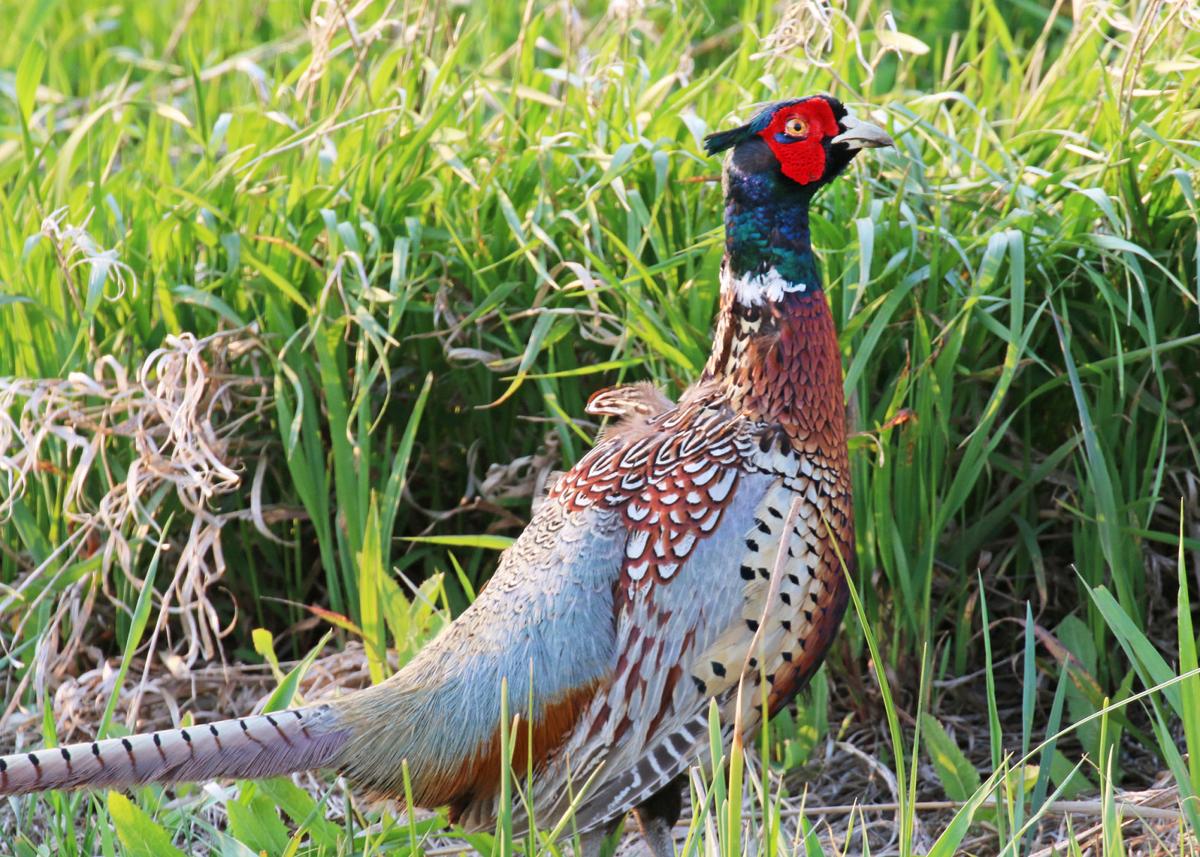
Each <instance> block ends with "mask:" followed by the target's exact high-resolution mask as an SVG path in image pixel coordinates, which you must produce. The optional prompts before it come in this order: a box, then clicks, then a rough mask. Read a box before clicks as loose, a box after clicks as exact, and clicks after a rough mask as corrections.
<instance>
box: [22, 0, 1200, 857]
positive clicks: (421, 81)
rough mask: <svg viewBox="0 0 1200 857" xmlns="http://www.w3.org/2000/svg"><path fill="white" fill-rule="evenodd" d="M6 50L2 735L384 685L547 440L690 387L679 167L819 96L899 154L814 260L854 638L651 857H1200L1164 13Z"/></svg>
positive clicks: (844, 16)
mask: <svg viewBox="0 0 1200 857" xmlns="http://www.w3.org/2000/svg"><path fill="white" fill-rule="evenodd" d="M0 18H2V19H3V20H5V21H6V22H7V24H6V29H7V30H8V32H9V33H10V35H9V37H8V38H6V39H4V40H2V41H0V675H2V677H3V694H2V695H0V699H2V700H3V701H4V703H5V707H4V710H3V711H2V712H0V715H2V716H3V717H4V719H3V721H0V722H2V723H3V724H4V725H3V730H2V731H0V744H2V746H3V748H5V749H10V748H11V747H12V746H13V745H14V744H15V745H18V746H24V747H29V746H36V745H40V744H42V743H43V742H54V741H56V740H68V739H76V740H80V739H83V738H84V737H90V736H91V735H92V734H94V728H95V726H96V725H100V728H101V730H102V731H103V732H104V733H105V734H108V735H117V734H121V732H122V730H123V729H125V726H124V725H123V724H124V723H126V722H128V720H129V718H131V717H137V718H140V720H139V724H140V726H141V727H142V728H145V727H146V726H155V725H166V724H167V723H168V722H170V721H171V719H172V718H173V717H184V718H188V717H193V716H194V717H196V718H197V719H202V718H204V717H207V716H210V715H212V714H214V713H220V712H222V711H223V712H224V713H226V714H229V713H233V712H232V711H230V710H229V708H230V707H244V708H249V707H250V706H252V705H254V704H255V703H256V702H258V701H260V700H261V699H263V698H265V697H267V696H270V700H269V703H268V704H270V705H284V704H286V703H287V702H288V701H290V700H292V699H293V698H296V697H297V695H298V694H301V693H302V694H303V696H304V697H305V698H309V699H311V698H313V697H315V696H317V695H319V693H321V692H325V691H329V690H332V689H334V688H338V687H343V688H344V687H350V686H355V685H359V684H362V683H364V682H366V681H368V680H372V679H374V680H378V679H379V678H381V677H382V676H384V675H386V674H388V673H390V672H391V671H392V670H394V669H395V667H396V664H397V663H399V662H402V661H403V660H404V659H405V658H407V657H408V656H409V655H410V654H411V653H412V652H413V651H415V650H416V649H417V648H419V646H420V645H421V643H422V642H423V641H424V640H426V639H428V638H429V636H430V635H432V634H433V633H435V632H436V631H437V629H438V628H439V627H441V625H442V624H443V623H444V622H445V621H446V620H447V618H448V617H449V616H451V615H453V614H454V613H456V612H458V611H460V610H461V609H462V608H463V607H464V606H465V605H466V604H467V603H469V601H470V599H471V598H472V596H473V593H474V592H475V591H476V589H477V588H478V587H479V586H480V585H481V584H482V583H483V582H484V581H486V579H487V577H488V575H489V573H490V571H491V570H492V568H493V567H494V565H495V559H496V550H497V549H499V548H502V547H503V546H504V545H506V544H507V543H508V542H509V540H510V539H511V538H512V537H513V536H514V535H515V534H516V533H517V532H519V530H520V528H521V526H522V525H523V523H524V522H525V521H526V520H527V518H528V514H529V506H530V502H531V499H532V498H533V497H534V496H535V495H536V493H537V492H538V491H539V490H540V489H541V486H542V485H543V484H544V482H545V479H546V477H547V475H548V473H549V472H550V471H552V470H557V469H561V468H563V467H565V466H569V465H570V464H572V463H573V462H574V461H576V460H577V459H578V458H579V457H580V456H581V455H582V454H583V452H585V451H586V450H587V449H588V447H589V445H590V443H591V440H592V438H593V437H594V434H595V431H596V429H597V425H595V424H594V423H591V422H588V421H587V420H584V419H581V417H582V416H583V405H584V403H585V402H586V400H587V397H588V395H589V394H590V393H591V392H593V391H594V390H596V389H598V388H599V387H602V386H607V385H610V384H613V383H616V382H622V381H630V380H635V379H641V378H651V379H654V380H656V381H658V382H660V383H662V384H663V385H664V386H665V387H666V388H667V390H668V392H670V393H676V392H678V391H679V390H680V389H682V388H683V387H684V386H686V384H687V383H688V382H689V381H690V380H691V379H692V378H694V377H695V376H696V374H697V373H698V371H699V369H700V368H701V366H702V364H703V362H704V359H705V356H706V354H707V350H708V343H709V323H710V320H711V318H712V315H713V312H714V308H715V299H716V295H717V288H718V283H717V268H718V263H719V260H720V256H721V249H722V243H721V242H722V235H721V201H720V186H719V185H718V184H715V183H714V180H715V179H716V177H717V176H718V175H719V170H720V165H719V163H717V162H716V161H713V160H708V159H706V158H704V157H703V156H702V154H701V149H700V146H699V140H700V138H701V137H702V136H703V134H705V133H706V132H708V131H711V130H714V129H717V128H722V127H729V126H730V124H731V123H732V121H733V120H734V119H735V118H738V117H742V118H744V117H746V116H747V115H748V114H749V112H750V108H751V105H753V104H754V103H756V102H760V101H765V100H770V99H772V98H775V97H781V96H788V95H797V94H806V93H809V92H814V91H829V92H832V93H834V94H835V95H837V96H838V97H840V98H842V99H843V100H845V101H847V102H849V103H852V104H854V105H856V107H857V109H858V110H859V111H860V112H869V113H870V114H871V115H873V116H874V118H875V119H876V120H877V121H879V122H881V123H883V124H884V125H885V126H886V127H888V128H889V130H890V131H891V133H892V134H893V136H894V137H895V138H896V140H897V148H896V149H895V150H894V151H890V150H889V151H887V152H885V153H884V154H882V155H880V156H879V157H863V158H860V159H859V163H858V164H857V165H856V167H855V170H854V172H853V174H852V175H850V176H849V177H847V178H846V179H843V180H841V181H839V182H837V183H836V184H835V185H834V186H832V187H831V188H829V189H828V190H827V191H826V192H825V193H824V194H823V195H822V196H821V197H819V201H818V203H819V204H818V206H817V209H818V210H817V212H816V213H815V220H814V224H813V233H814V242H815V243H816V245H817V247H818V252H819V254H820V256H821V258H822V262H823V265H824V270H825V273H826V280H827V282H828V284H829V289H828V292H829V296H830V299H831V301H832V305H833V311H834V316H835V319H836V320H837V322H838V324H839V328H840V332H841V342H842V346H843V353H844V358H845V368H846V372H847V378H846V389H847V392H848V394H849V397H850V400H851V415H852V417H851V418H852V428H853V429H854V431H855V432H856V433H855V435H854V437H853V439H852V441H851V443H852V459H853V468H854V486H855V506H856V518H857V520H858V564H859V568H860V569H861V573H860V576H859V578H858V579H857V580H856V581H855V584H856V589H857V597H856V599H855V604H854V609H853V610H852V611H851V613H850V614H849V615H848V617H847V622H846V625H845V628H844V630H843V633H842V634H841V635H840V637H839V639H838V641H837V643H836V646H835V648H834V650H833V652H832V653H831V655H830V658H829V661H828V663H827V666H826V668H825V669H824V670H823V671H822V673H821V674H820V676H819V677H818V680H817V681H816V682H815V683H814V686H813V688H812V690H811V691H809V692H808V693H807V694H806V695H805V697H804V698H803V699H802V700H801V701H800V702H799V703H798V704H797V706H796V707H795V710H794V711H793V712H792V714H791V715H789V716H787V717H784V718H782V720H780V721H776V722H775V723H773V724H772V725H771V728H770V730H769V735H768V736H766V737H765V738H764V741H763V746H762V747H761V748H759V749H758V750H757V752H754V753H751V754H749V755H748V757H747V758H746V759H745V760H742V759H741V758H740V757H738V758H735V759H734V760H732V764H731V765H730V766H728V767H727V768H726V769H725V772H724V773H723V774H721V775H720V776H717V777H715V778H714V779H713V780H709V779H706V776H705V775H704V774H702V773H700V772H697V773H696V775H695V777H694V782H693V786H694V788H693V792H694V793H693V802H694V803H695V805H696V813H695V816H694V821H692V823H691V826H690V827H689V830H688V834H687V835H688V838H687V845H686V846H685V850H687V852H688V853H691V854H701V853H702V854H713V855H716V854H721V855H728V857H733V855H737V854H741V853H750V854H759V853H761V854H770V855H775V854H784V855H789V857H790V855H793V854H795V855H801V854H803V855H813V854H859V853H872V854H888V853H897V854H903V855H908V854H914V853H936V854H939V855H940V854H947V855H948V854H954V853H968V852H969V853H976V854H1005V855H1012V857H1017V855H1034V854H1050V853H1060V854H1080V855H1082V854H1085V853H1088V854H1101V853H1103V854H1126V853H1128V854H1134V853H1139V854H1150V853H1154V854H1157V853H1170V854H1195V853H1200V845H1198V844H1197V841H1198V840H1197V833H1198V832H1200V672H1198V671H1197V642H1196V633H1195V629H1194V627H1193V622H1194V618H1195V615H1196V611H1197V608H1198V607H1200V595H1193V594H1192V593H1195V592H1198V591H1200V577H1198V574H1200V437H1197V432H1198V429H1200V400H1198V397H1200V271H1198V267H1200V250H1198V248H1197V235H1198V232H1200V206H1198V204H1197V198H1196V193H1197V188H1196V184H1197V182H1198V181H1200V145H1198V144H1197V142H1196V140H1197V138H1198V137H1200V11H1198V10H1197V8H1196V6H1195V5H1194V4H1192V3H1189V2H1178V1H1176V2H1166V0H1158V2H1154V1H1153V0H1128V2H1123V3H1117V2H1107V0H1095V2H1073V3H1065V2H1058V3H1050V2H1045V3H1042V2H1034V0H1015V2H1009V0H970V2H964V3H961V4H941V3H928V2H920V0H893V2H891V3H880V2H871V0H862V2H850V3H849V5H848V6H847V5H844V4H843V3H842V2H834V3H833V8H832V9H830V8H826V7H825V6H823V5H821V4H818V3H815V2H800V3H796V4H794V5H787V4H784V5H776V4H774V3H771V2H766V0H749V2H746V3H744V4H740V3H734V2H726V0H713V2H708V3H697V4H692V3H689V2H683V0H677V2H675V3H645V2H640V0H624V1H623V2H614V3H612V4H611V5H608V6H605V5H604V4H599V3H588V2H584V3H581V4H578V5H572V4H568V3H554V4H549V5H546V6H542V5H538V4H533V3H529V4H524V5H522V4H496V5H495V6H494V7H489V5H487V4H483V3H470V2H468V3H454V4H449V3H438V2H423V0H404V2H399V0H393V2H384V0H375V2H353V0H339V1H338V2H323V0H317V2H315V3H312V4H310V3H307V2H283V0H224V2H220V3H217V2H214V0H208V2H205V0H187V2H184V0H175V2H164V3H137V4H134V3H129V4H121V3H116V2H104V0H61V2H53V0H42V2H15V0H0ZM263 629H266V630H263ZM327 634H328V635H332V638H329V637H328V636H327ZM314 659H315V660H314ZM293 662H296V663H293ZM223 664H228V665H229V666H228V667H227V668H223V667H222V665H223ZM360 664H365V666H361V667H360ZM302 676H303V680H301V678H302ZM743 761H744V766H743ZM853 804H858V806H857V807H855V806H852V805H853ZM0 840H2V841H0V853H4V854H8V853H13V854H16V855H22V857H25V855H30V857H32V855H43V854H45V855H49V854H56V855H62V857H67V855H91V854H104V855H114V854H127V855H160V854H174V853H177V852H176V851H175V850H173V849H179V850H181V851H183V852H185V853H190V854H210V853H211V854H220V855H224V857H242V855H251V854H260V853H265V854H268V855H271V857H274V855H376V854H405V853H418V852H421V851H423V852H424V853H426V854H430V855H433V854H438V855H443V854H451V853H457V850H456V849H458V850H460V849H461V847H463V846H462V843H463V842H465V840H463V839H461V838H460V837H456V836H455V834H454V832H453V831H449V832H446V831H444V830H443V819H440V818H437V817H429V818H425V817H422V818H419V819H414V820H411V821H410V820H407V819H403V818H398V817H396V816H395V815H393V814H391V813H388V812H383V811H380V809H379V808H375V807H371V806H370V805H368V804H366V803H364V802H362V801H360V800H358V799H356V798H353V797H352V796H351V795H350V793H349V792H348V791H347V790H346V789H345V788H344V787H343V786H342V785H340V784H337V785H334V784H332V783H329V782H326V783H320V782H319V781H318V784H317V786H316V787H315V788H310V789H308V790H304V789H301V788H297V787H296V785H294V784H292V783H291V782H272V783H267V784H260V785H254V786H244V787H241V788H239V789H233V788H226V789H218V788H215V787H209V788H208V789H198V788H190V789H184V790H181V791H172V792H167V791H164V790H162V789H159V788H145V789H140V790H138V791H137V792H136V793H135V794H134V795H132V800H129V799H127V798H125V797H122V796H119V795H112V796H104V795H99V796H79V795H74V796H50V797H44V798H38V799H29V800H20V801H10V802H8V803H7V805H5V806H3V807H0ZM470 844H471V846H472V847H476V848H479V849H480V850H481V851H483V852H484V853H489V852H490V853H494V854H507V853H511V852H512V850H513V849H514V848H516V849H526V850H527V851H529V850H532V851H539V852H545V851H548V850H549V849H550V847H551V846H550V844H549V842H548V840H547V839H546V838H545V837H543V838H531V840H529V841H526V842H517V843H514V842H513V841H512V840H511V836H507V835H506V834H505V831H504V826H503V824H501V827H500V829H499V830H498V831H497V835H496V836H495V837H492V836H480V837H473V838H472V839H471V840H470ZM1051 847H1057V848H1059V849H1060V850H1058V851H1057V852H1051V851H1049V850H1047V849H1049V848H1051Z"/></svg>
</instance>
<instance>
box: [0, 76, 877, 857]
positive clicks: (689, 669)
mask: <svg viewBox="0 0 1200 857" xmlns="http://www.w3.org/2000/svg"><path fill="white" fill-rule="evenodd" d="M891 144H892V141H891V139H890V138H889V137H888V136H887V134H885V133H884V132H883V131H882V130H881V129H879V128H877V127H876V126H874V125H872V124H869V123H867V122H865V121H861V120H859V119H856V118H855V117H854V116H853V115H851V114H850V113H849V112H848V111H847V110H846V108H845V107H843V105H842V104H841V103H840V102H838V101H837V100H836V99H834V98H831V97H828V96H823V95H821V96H812V97H808V98H802V99H794V100H788V101H780V102H777V103H774V104H771V105H770V106H768V107H767V108H766V109H764V110H762V111H761V112H760V113H758V114H757V115H756V116H755V117H754V118H753V119H752V120H751V121H750V122H749V123H747V124H745V125H742V126H740V127H738V128H734V129H732V130H728V131H723V132H720V133H716V134H712V135H710V136H708V137H707V138H706V139H705V147H706V149H707V151H708V153H709V154H710V155H711V154H716V153H719V152H728V154H727V156H726V159H725V168H724V192H725V234H726V241H725V257H724V261H723V262H722V265H721V271H720V279H721V290H720V306H719V310H718V314H717V321H716V329H715V335H714V341H713V347H712V353H711V356H710V357H709V359H708V362H707V364H706V366H705V368H704V371H703V374H702V375H701V377H700V378H699V380H697V381H696V382H695V383H694V384H693V385H692V386H691V387H690V388H688V389H687V390H686V391H685V392H684V393H683V395H682V396H681V397H680V399H679V401H678V403H677V404H676V403H672V402H671V401H670V400H669V399H667V398H666V397H665V396H664V395H663V394H662V393H660V392H658V391H657V390H655V389H654V388H653V387H646V386H634V387H622V388H615V389H613V390H606V391H602V392H601V393H600V394H597V396H595V397H593V400H592V401H591V402H590V403H589V410H591V411H592V412H593V413H599V414H607V415H610V416H615V417H618V418H619V419H618V420H617V421H615V424H614V425H612V426H610V428H609V429H608V430H607V431H605V432H604V433H603V435H602V436H601V438H600V439H599V440H598V442H597V443H596V445H595V446H594V447H593V448H592V449H591V450H590V451H589V452H588V453H587V454H586V455H585V456H584V457H583V458H582V459H581V460H580V461H579V462H578V463H577V464H576V465H575V466H574V467H573V468H571V470H569V471H568V472H566V473H565V474H564V475H563V476H562V477H560V478H559V480H558V481H557V483H556V484H555V485H554V487H553V488H552V489H551V491H550V492H549V495H548V496H547V499H546V501H545V502H543V503H542V504H541V505H540V506H539V507H538V508H537V510H536V512H534V514H533V516H532V518H531V520H530V523H529V525H528V526H527V527H526V529H525V530H524V532H522V533H521V535H520V537H519V538H518V539H517V540H516V542H515V543H514V544H513V545H512V546H511V547H510V548H509V549H508V550H507V551H505V552H504V554H503V555H502V556H501V558H500V563H499V567H498V568H497V570H496V572H495V574H494V575H493V577H492V579H491V581H490V583H489V584H488V586H487V587H485V588H484V589H483V591H482V592H480V593H479V596H478V597H477V599H476V600H475V602H474V603H473V604H472V605H471V606H470V607H469V608H468V609H467V610H465V611H464V612H463V613H462V614H461V615H460V616H459V617H458V618H457V619H456V620H455V621H454V622H452V623H451V624H450V625H449V626H447V627H446V628H445V629H444V630H443V631H442V632H441V633H440V634H439V635H438V636H437V637H436V638H435V639H434V640H433V641H431V642H430V643H429V644H428V645H426V646H425V647H424V648H423V649H422V650H421V651H420V652H418V653H417V654H416V655H415V656H414V657H413V659H412V660H411V661H410V662H409V663H408V664H407V665H406V666H404V667H403V668H402V669H401V670H400V671H399V672H398V673H397V674H396V675H394V676H392V677H391V678H389V679H388V680H386V681H384V682H382V683H380V684H378V685H376V686H374V687H371V688H368V689H365V690H361V691H357V692H354V693H350V694H347V695H346V696H344V697H340V698H335V699H332V700H329V701H326V702H321V703H317V704H313V705H311V706H307V707H302V708H297V709H293V710H289V711H282V712H277V713H272V714H264V715H259V716H247V717H242V718H236V719H232V720H223V721H218V722H214V723H209V724H205V725H202V726H194V727H188V728H186V729H169V730H165V731H161V732H154V733H147V734H140V735H133V736H130V737H126V738H115V739H108V740H103V741H96V742H94V743H82V744H73V745H69V746H65V747H59V748H54V749H45V750H40V751H37V752H31V753H21V754H17V755H11V756H5V757H3V758H0V795H15V794H21V793H25V792H31V791H41V790H46V789H70V788H79V787H91V788H95V787H123V786H129V785H133V784H136V783H147V782H152V781H155V782H181V781H197V780H207V779H211V778H215V777H233V778H258V777H267V776H275V775H281V774H286V773H290V772H295V771H300V770H307V769H314V768H327V769H332V770H335V771H337V772H339V773H340V774H343V775H345V776H346V777H347V778H348V779H349V780H350V781H351V782H352V783H354V784H356V785H357V786H358V787H360V788H361V789H362V790H364V791H365V792H366V793H367V794H368V795H370V796H373V797H381V798H401V797H402V796H403V795H404V793H405V790H404V785H403V776H404V774H403V771H404V766H405V763H407V769H408V771H409V773H410V777H411V789H412V800H413V803H414V804H415V805H417V806H424V807H436V806H448V807H449V813H450V818H451V820H452V821H455V822H457V823H459V824H461V825H463V826H464V827H466V828H468V829H481V828H486V827H488V826H490V825H492V824H494V820H495V818H496V817H497V813H498V810H499V807H498V802H499V800H500V796H499V785H498V784H499V778H500V772H501V765H502V764H509V761H508V760H502V759H501V741H500V718H501V703H502V700H501V696H502V693H503V692H504V689H507V699H506V700H504V703H505V705H506V706H507V710H508V712H510V715H512V716H515V717H517V718H519V720H518V721H517V726H516V728H515V730H514V731H513V733H512V735H513V756H512V762H511V764H512V765H513V767H514V768H515V769H516V772H517V775H518V777H519V778H520V777H522V775H523V774H524V773H525V772H526V771H527V770H529V768H528V767H527V766H528V765H529V762H530V760H531V762H532V778H531V779H530V780H529V781H528V782H525V783H524V788H525V789H526V793H527V795H528V797H529V800H528V801H527V802H525V803H524V804H523V806H522V807H520V808H514V813H515V814H516V815H515V818H514V823H515V825H516V827H517V829H518V830H519V829H522V828H523V827H527V826H528V825H529V824H530V823H532V821H533V820H534V819H531V818H528V817H526V816H525V815H523V814H522V813H524V812H527V811H532V812H535V813H536V816H537V818H536V820H537V821H539V822H541V827H542V829H546V828H547V822H548V823H554V822H556V821H557V820H558V819H560V818H562V817H563V816H564V814H565V813H567V812H570V811H572V805H573V807H574V808H573V814H574V815H573V818H574V822H573V824H574V830H576V831H577V832H578V833H580V834H581V841H582V844H583V846H584V851H585V853H594V852H595V851H596V850H597V849H598V847H599V843H600V842H602V841H603V837H604V835H605V834H606V833H607V832H608V831H610V830H611V829H612V828H613V827H614V826H615V825H616V824H618V823H619V822H620V821H621V819H622V818H623V817H624V816H625V815H626V814H627V813H628V812H630V811H633V813H634V814H635V817H636V818H637V821H638V823H639V824H640V826H641V828H642V830H643V832H644V834H645V836H646V838H647V840H648V844H649V846H650V848H651V850H652V852H653V853H654V854H655V855H656V857H668V855H671V854H673V843H672V840H671V837H670V830H671V827H672V825H673V824H674V823H675V821H676V820H677V819H678V816H679V814H680V808H681V802H682V796H681V792H680V788H681V782H682V781H681V775H683V773H684V772H685V771H686V770H687V768H688V766H689V765H691V764H694V763H696V762H698V761H699V762H703V761H705V759H706V753H707V748H708V746H709V736H708V711H709V707H710V704H711V702H712V701H713V700H715V701H716V703H717V704H718V706H719V707H720V710H721V713H722V722H723V723H725V724H727V726H726V727H725V738H726V739H727V740H729V739H731V737H732V729H733V724H734V723H735V722H737V723H739V724H740V725H741V727H742V728H744V729H745V730H746V731H747V732H749V731H750V730H752V729H754V728H755V727H756V726H757V724H758V723H759V721H760V719H761V717H762V715H763V713H764V712H763V710H762V704H761V702H762V700H765V701H766V713H767V714H768V715H769V714H771V713H774V712H776V711H778V710H779V709H780V708H781V707H782V706H783V705H785V704H786V703H787V702H788V701H789V700H790V699H791V698H792V697H793V696H794V695H795V694H796V693H797V692H798V691H799V689H800V688H801V687H802V686H803V685H804V684H805V682H806V681H807V680H808V679H809V677H810V676H811V675H812V674H813V672H814V671H815V670H816V669H817V667H818V666H819V665H820V663H821V660H822V658H823V657H824V654H825V652H826V650H827V648H828V647H829V644H830V642H831V640H832V638H833V635H834V633H835V631H836V629H837V627H838V625H839V624H840V622H841V618H842V613H843V612H844V609H845V605H846V599H847V594H848V588H847V587H848V584H847V581H846V577H845V574H846V571H844V569H846V570H852V569H853V566H854V535H853V517H852V508H851V485H850V470H849V465H848V459H847V450H846V428H845V413H844V412H845V404H844V399H843V393H842V369H841V357H840V352H839V349H838V345H837V338H836V334H835V331H834V325H833V319H832V316H831V313H830V310H829V306H828V303H827V300H826V298H825V295H824V293H823V291H822V287H821V278H820V275H819V273H818V270H817V264H816V261H815V259H814V257H813V253H812V248H811V246H810V242H809V220H808V217H809V204H810V202H811V200H812V198H813V195H814V194H815V193H816V192H817V191H818V190H820V189H821V188H822V187H823V186H824V185H826V184H827V183H828V182H830V181H831V180H832V179H833V178H834V177H835V176H837V175H838V174H839V173H841V172H842V171H843V170H844V169H845V168H846V167H847V165H848V164H849V163H850V161H851V160H852V159H853V158H854V157H855V155H856V154H857V153H858V151H859V150H860V149H863V148H868V147H878V146H888V145H891ZM739 685H743V687H742V688H741V690H742V692H741V693H739V692H738V691H739ZM739 700H745V701H744V702H739ZM585 783H587V784H588V787H587V789H586V790H582V789H583V786H584V784H585ZM581 790H582V793H581Z"/></svg>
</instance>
